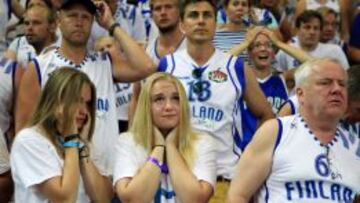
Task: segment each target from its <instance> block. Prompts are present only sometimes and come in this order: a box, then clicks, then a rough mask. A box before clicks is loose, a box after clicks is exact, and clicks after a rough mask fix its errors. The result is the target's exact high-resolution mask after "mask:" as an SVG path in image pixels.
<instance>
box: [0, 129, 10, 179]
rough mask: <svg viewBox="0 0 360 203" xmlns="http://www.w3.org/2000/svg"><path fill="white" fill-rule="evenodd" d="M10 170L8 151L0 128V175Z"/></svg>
mask: <svg viewBox="0 0 360 203" xmlns="http://www.w3.org/2000/svg"><path fill="white" fill-rule="evenodd" d="M9 170H10V162H9V151H8V149H7V146H6V141H5V135H4V134H3V133H2V131H1V129H0V175H1V174H3V173H5V172H7V171H9Z"/></svg>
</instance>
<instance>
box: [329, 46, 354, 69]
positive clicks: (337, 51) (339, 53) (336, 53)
mask: <svg viewBox="0 0 360 203" xmlns="http://www.w3.org/2000/svg"><path fill="white" fill-rule="evenodd" d="M330 53H331V54H332V55H333V57H334V58H335V59H337V60H338V61H339V62H340V64H341V65H342V66H343V68H344V69H345V70H347V69H349V67H350V65H349V62H348V60H347V58H346V55H345V53H344V51H343V50H342V49H341V48H340V47H339V46H337V45H335V48H334V49H333V50H332V51H331V52H330Z"/></svg>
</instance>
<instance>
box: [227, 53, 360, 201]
mask: <svg viewBox="0 0 360 203" xmlns="http://www.w3.org/2000/svg"><path fill="white" fill-rule="evenodd" d="M347 79H348V78H347V73H346V71H345V70H344V69H343V68H342V67H341V65H340V64H339V63H338V62H336V61H334V60H332V59H319V60H315V61H309V62H306V63H305V64H303V65H302V66H301V67H299V69H298V70H297V72H296V74H295V80H296V84H297V86H296V94H297V97H298V99H299V105H300V113H299V114H296V115H293V116H288V117H283V118H279V119H273V120H270V121H268V122H266V123H265V124H264V125H263V126H261V127H260V128H259V130H258V131H257V132H256V134H255V137H254V139H253V141H252V142H251V143H250V144H249V145H248V147H247V149H246V150H245V152H244V154H243V155H242V157H241V159H240V161H239V163H238V167H237V171H236V175H235V178H234V180H233V182H232V184H231V187H230V192H229V195H228V200H229V202H237V203H239V202H240V203H241V202H248V201H249V200H250V198H251V197H252V196H253V195H256V196H255V197H256V199H257V202H260V203H261V202H274V203H275V202H276V203H278V202H282V203H285V202H299V203H300V202H312V203H330V202H353V200H354V199H355V195H356V194H359V192H360V173H359V171H360V138H359V137H357V136H352V135H351V134H349V132H348V131H346V130H345V129H344V128H343V127H342V126H341V125H340V119H341V118H342V117H343V115H344V113H345V111H346V107H347V98H348V97H347V90H346V83H347ZM259 189H260V190H259ZM257 191H259V193H257V194H256V192H257Z"/></svg>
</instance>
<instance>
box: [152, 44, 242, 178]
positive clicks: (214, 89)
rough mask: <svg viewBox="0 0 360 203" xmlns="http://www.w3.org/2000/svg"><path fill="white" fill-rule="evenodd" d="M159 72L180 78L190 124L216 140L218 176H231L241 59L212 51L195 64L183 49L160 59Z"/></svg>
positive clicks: (238, 118)
mask: <svg viewBox="0 0 360 203" xmlns="http://www.w3.org/2000/svg"><path fill="white" fill-rule="evenodd" d="M158 71H163V72H168V73H170V74H172V75H174V76H175V77H177V78H178V79H179V80H180V81H181V83H182V84H183V86H184V88H185V90H186V93H187V96H188V100H189V104H190V111H191V115H192V119H191V121H192V125H193V126H194V127H195V128H196V129H197V130H201V131H205V132H207V133H209V134H210V135H212V136H213V137H214V138H215V139H216V140H217V141H218V153H217V157H218V158H217V162H218V163H217V166H218V170H217V172H218V175H223V176H224V177H226V178H231V177H232V176H233V170H234V166H235V164H236V162H237V160H238V156H239V153H240V152H241V151H240V149H239V148H238V146H237V143H235V142H236V140H238V139H239V137H240V136H241V133H242V131H241V130H242V129H241V114H240V105H239V101H240V100H241V98H242V95H243V91H244V87H245V76H244V68H243V61H242V60H241V59H239V58H237V57H235V56H230V55H228V54H225V53H223V52H222V51H220V50H215V52H214V54H213V55H212V57H211V58H210V59H209V61H208V62H207V63H206V64H205V65H203V66H198V65H197V63H196V62H195V61H194V60H193V59H192V58H191V57H190V56H189V55H188V52H187V50H186V49H184V50H179V51H177V52H175V53H173V54H170V55H167V56H165V57H164V58H162V59H161V60H160V63H159V67H158Z"/></svg>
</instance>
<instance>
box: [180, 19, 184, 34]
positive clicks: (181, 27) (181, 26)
mask: <svg viewBox="0 0 360 203" xmlns="http://www.w3.org/2000/svg"><path fill="white" fill-rule="evenodd" d="M179 27H180V32H181V33H182V34H185V29H184V24H183V23H182V22H181V21H180V23H179Z"/></svg>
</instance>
